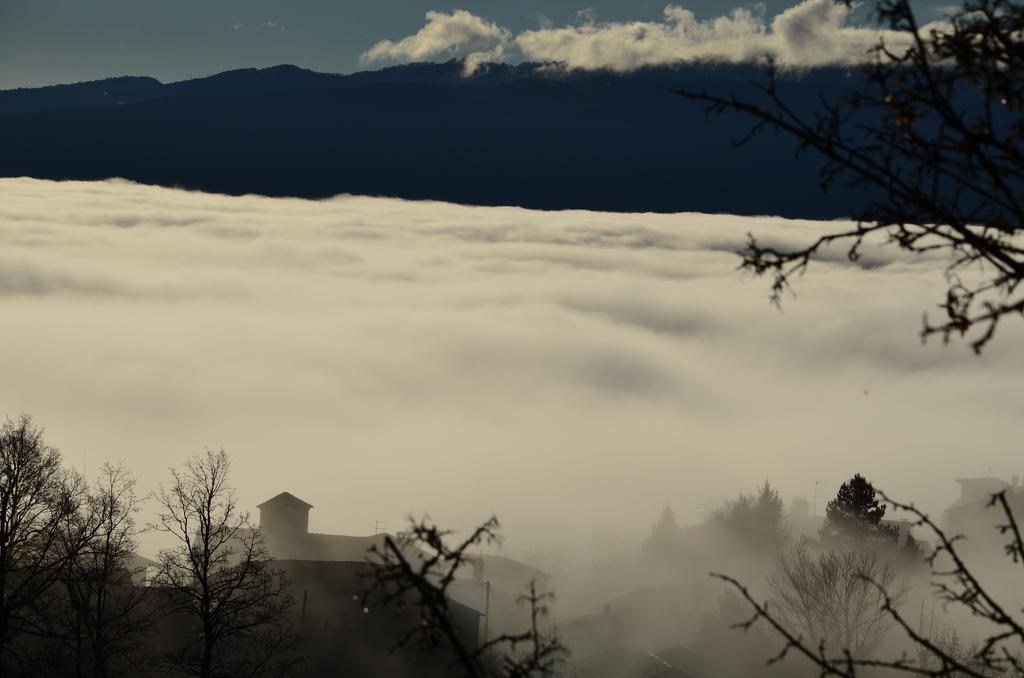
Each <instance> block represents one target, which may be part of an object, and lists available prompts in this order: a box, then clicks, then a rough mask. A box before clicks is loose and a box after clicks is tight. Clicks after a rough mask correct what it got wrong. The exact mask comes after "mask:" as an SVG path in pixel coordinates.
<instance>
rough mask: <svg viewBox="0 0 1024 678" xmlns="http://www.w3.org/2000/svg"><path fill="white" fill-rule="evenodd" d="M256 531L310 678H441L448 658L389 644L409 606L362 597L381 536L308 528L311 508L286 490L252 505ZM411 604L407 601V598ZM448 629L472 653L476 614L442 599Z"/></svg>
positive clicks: (413, 615) (404, 623) (408, 619)
mask: <svg viewBox="0 0 1024 678" xmlns="http://www.w3.org/2000/svg"><path fill="white" fill-rule="evenodd" d="M257 508H258V509H259V512H260V517H259V530H260V532H261V534H262V535H263V539H264V543H265V544H266V546H267V550H268V551H269V552H270V555H271V556H272V557H273V558H274V568H275V569H277V570H280V571H282V572H284V574H285V576H286V577H287V580H288V582H289V586H290V588H291V593H292V596H293V598H294V599H295V604H296V610H295V615H296V617H297V623H298V628H299V633H300V635H301V637H302V640H303V643H304V647H305V649H306V651H307V654H308V662H307V665H306V667H305V672H306V675H310V676H324V677H327V676H332V677H333V676H352V677H353V678H358V677H361V676H366V677H371V676H374V677H376V676H388V677H389V678H392V677H393V678H432V677H436V678H444V677H446V676H448V675H450V673H451V666H452V661H453V657H451V656H450V655H449V654H447V653H446V652H445V651H443V650H440V651H432V652H428V651H426V650H424V649H423V648H420V647H418V646H416V645H415V644H413V645H410V646H408V647H405V648H398V647H396V645H397V643H398V641H399V640H400V639H401V638H402V637H403V636H404V635H405V634H406V633H407V632H408V631H409V630H410V629H413V628H415V627H416V626H417V625H418V624H419V623H420V617H419V611H418V609H417V607H416V606H415V605H414V604H411V605H406V606H400V605H394V606H390V607H384V606H381V605H379V604H378V603H375V602H374V601H373V600H372V599H366V598H365V596H364V594H365V592H366V591H367V590H368V588H369V587H370V584H371V581H370V578H371V577H372V573H373V570H372V565H371V564H370V563H369V562H368V561H367V559H368V557H369V556H370V555H371V551H372V549H373V548H375V547H376V548H378V549H383V548H384V544H385V540H386V539H387V537H388V535H387V534H377V535H372V536H366V537H359V536H348V535H338V534H319V533H315V532H310V531H309V512H310V510H311V509H312V508H313V505H312V504H309V503H307V502H305V501H303V500H302V499H299V498H298V497H296V496H295V495H293V494H291V493H289V492H281V493H280V494H278V495H276V496H274V497H272V498H271V499H268V500H267V501H265V502H263V503H262V504H260V505H259V506H257ZM410 602H413V601H410ZM449 610H450V612H451V617H452V620H453V621H454V623H455V626H456V628H457V629H458V630H459V632H460V635H461V637H462V638H463V639H464V642H465V643H466V645H467V646H468V647H471V648H475V647H476V646H477V645H476V644H477V642H478V638H479V633H480V628H481V626H482V624H481V616H482V615H481V612H480V611H479V610H477V609H475V608H474V607H471V606H469V605H465V604H463V603H461V602H458V601H457V600H454V599H453V600H450V601H449Z"/></svg>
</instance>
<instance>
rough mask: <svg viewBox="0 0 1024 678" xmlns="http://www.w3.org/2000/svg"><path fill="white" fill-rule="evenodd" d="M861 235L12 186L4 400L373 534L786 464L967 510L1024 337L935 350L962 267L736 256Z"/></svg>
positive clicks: (346, 528) (3, 269) (721, 479)
mask: <svg viewBox="0 0 1024 678" xmlns="http://www.w3.org/2000/svg"><path fill="white" fill-rule="evenodd" d="M834 226H835V225H834V224H822V223H815V222H806V221H787V220H782V219H776V218H743V217H734V216H728V215H715V216H708V215H700V214H678V215H653V214H646V215H645V214H606V213H593V212H583V211H565V212H534V211H529V210H524V209H519V208H510V207H509V208H483V207H465V206H456V205H451V204H443V203H429V202H427V203H414V202H405V201H401V200H394V199H381V198H367V197H350V196H339V197H337V198H334V199H331V200H324V201H318V202H317V201H303V200H295V199H272V198H263V197H252V196H249V197H224V196H218V195H208V194H202V193H187V192H183V191H179V190H174V189H167V188H156V187H146V186H140V185H135V184H131V183H127V182H120V181H111V182H99V183H81V182H62V183H55V182H47V181H38V180H32V179H0V313H2V314H3V317H4V318H5V319H6V322H5V323H4V331H3V335H4V351H2V352H0V374H3V375H4V381H3V388H2V389H0V413H5V414H7V415H10V416H17V415H18V414H21V413H23V412H25V413H30V414H32V415H33V416H34V417H35V419H36V421H37V423H38V424H40V425H41V426H43V427H44V428H45V430H46V435H47V439H48V440H49V441H50V442H51V443H53V444H55V445H57V446H58V447H59V448H60V449H61V450H63V452H64V455H65V459H66V461H67V463H68V464H69V465H71V466H73V467H75V468H78V469H79V470H83V471H84V472H85V473H86V475H90V476H91V475H93V474H94V473H96V471H97V470H98V468H99V465H100V464H101V463H102V462H103V461H115V462H116V461H123V462H124V463H125V464H126V465H127V467H128V468H129V469H130V470H131V471H133V472H134V473H135V474H136V475H137V477H138V478H139V483H140V487H141V489H142V490H144V491H148V490H151V489H154V488H155V487H156V486H157V484H159V483H160V482H166V480H167V478H168V472H167V468H168V467H169V466H173V465H179V464H181V463H182V462H183V461H184V460H185V459H187V458H188V457H189V456H190V455H192V454H195V453H197V452H200V451H202V450H203V448H204V447H209V448H213V449H216V448H221V447H223V448H224V449H226V450H227V451H228V453H229V454H230V455H231V456H232V459H233V460H234V469H233V473H234V478H233V479H234V484H235V485H236V486H237V487H238V489H239V495H240V499H241V503H242V505H243V506H245V507H247V508H249V509H250V510H253V511H255V506H256V504H258V503H259V502H261V501H263V500H265V499H268V498H270V497H271V496H273V495H275V494H277V493H278V492H281V491H285V490H287V491H289V492H292V493H293V494H295V495H297V496H299V497H300V498H302V499H304V500H306V501H308V502H309V503H311V504H313V505H314V506H315V507H316V508H314V510H313V512H312V513H311V528H312V529H313V530H315V531H321V532H335V533H344V534H371V533H372V532H373V531H374V528H375V525H376V524H377V523H378V522H381V523H383V524H384V525H385V526H386V529H391V530H396V529H400V528H401V526H402V525H403V524H404V520H405V518H406V516H407V515H409V514H410V513H414V514H417V515H421V514H423V513H430V514H431V515H432V516H433V517H434V518H435V519H436V520H437V521H438V522H440V523H441V524H442V525H449V526H452V527H455V528H458V529H468V528H469V527H470V526H472V525H473V524H476V523H477V522H481V521H482V520H484V519H485V518H487V517H488V516H490V515H491V514H492V513H493V514H496V515H497V516H498V517H499V519H501V521H502V522H503V524H504V526H505V533H506V534H507V535H508V537H509V542H508V545H507V548H509V549H510V550H511V552H513V553H515V552H516V549H526V548H528V547H532V546H534V545H537V544H540V545H545V544H547V545H550V544H566V543H569V544H572V543H582V545H583V546H584V547H585V546H586V545H587V544H591V545H593V544H607V543H609V540H610V538H611V537H614V536H616V535H618V536H621V537H622V538H628V537H630V536H633V537H635V538H642V537H643V536H644V535H646V534H647V532H648V531H649V529H650V526H651V525H653V523H654V521H655V520H656V519H657V517H658V515H659V514H660V513H661V510H662V509H663V507H664V506H665V505H666V503H671V505H672V507H673V508H674V510H675V512H676V515H677V516H678V518H679V520H680V522H682V523H693V522H695V521H697V520H699V519H700V517H701V514H702V513H703V512H704V511H706V510H708V508H709V507H714V506H719V505H721V504H722V503H723V502H724V501H726V500H728V499H730V498H732V497H735V495H736V494H737V493H738V492H740V491H747V492H750V491H753V490H754V488H755V487H756V486H757V485H759V484H760V483H762V482H763V481H765V480H766V479H767V480H769V481H771V482H772V483H773V484H774V485H775V486H777V487H778V488H779V489H780V491H781V492H782V494H783V497H784V498H785V500H786V501H787V502H788V501H789V500H791V499H792V498H794V497H797V496H803V497H807V498H809V499H810V498H812V497H813V493H814V492H815V486H816V483H819V482H820V487H819V492H820V497H819V504H818V507H819V510H820V509H821V507H822V506H823V504H824V499H825V496H826V495H827V494H830V493H834V492H835V489H836V488H837V487H838V485H839V484H840V483H841V482H842V481H843V480H846V479H848V478H849V477H850V476H852V475H853V474H854V473H857V472H859V473H863V474H865V475H867V476H868V477H869V478H870V479H871V480H872V481H874V482H875V483H876V484H877V485H878V486H880V487H882V488H883V489H885V490H887V491H888V492H890V493H892V494H894V495H896V496H899V497H901V498H905V499H909V500H913V501H916V502H918V503H919V504H920V505H922V506H924V507H925V508H926V509H929V510H942V509H944V508H945V507H946V506H948V504H949V503H951V502H952V501H953V499H954V498H955V497H956V495H957V488H956V485H955V483H954V482H953V481H954V479H955V478H958V477H964V476H982V475H989V474H996V475H1000V476H1002V477H1006V478H1009V477H1010V476H1012V475H1020V474H1024V466H1022V465H1021V461H1020V449H1019V441H1020V437H1019V420H1020V408H1019V404H1020V402H1021V401H1022V398H1024V362H1022V361H1021V360H1020V356H1019V352H1018V351H1017V348H1018V347H1019V346H1020V342H1021V340H1022V339H1024V336H1022V334H1024V332H1022V330H1024V328H1022V326H1021V324H1020V323H1007V324H1005V326H1003V327H1001V328H1000V334H999V335H998V337H997V339H996V341H995V342H994V343H993V344H992V345H991V346H990V348H988V349H987V350H986V352H985V353H984V354H983V355H982V356H980V357H977V356H975V355H974V354H973V353H972V352H971V351H970V349H969V347H968V346H967V345H966V344H964V343H959V342H954V343H953V344H952V345H950V346H943V345H942V344H941V342H939V341H931V342H929V343H927V344H926V345H923V346H922V344H921V342H920V340H919V338H918V331H919V329H920V326H921V325H920V324H921V314H922V312H925V311H928V310H929V309H934V307H935V304H936V303H937V302H938V301H939V300H940V297H941V295H942V291H943V290H944V289H945V288H944V278H943V262H942V261H941V260H940V259H936V258H934V257H929V256H922V257H916V258H912V259H906V258H904V257H903V256H902V255H901V254H900V253H899V252H897V251H896V250H894V249H893V248H884V249H880V248H877V247H870V246H869V247H868V248H867V249H866V250H865V251H864V256H863V258H862V259H861V260H860V262H859V263H858V265H853V264H851V263H850V262H848V261H847V260H846V259H845V258H844V257H843V256H842V253H841V252H838V251H829V252H826V254H825V256H824V258H823V261H821V262H819V263H816V264H814V265H813V266H812V267H811V269H810V272H809V273H808V274H807V276H806V277H805V278H803V279H802V280H801V281H800V282H799V285H798V287H797V289H796V297H795V298H791V299H787V300H786V301H785V302H784V304H783V308H782V310H781V311H780V310H778V309H775V308H774V307H772V306H771V305H770V304H769V302H768V289H767V281H765V280H762V279H754V278H752V277H750V276H748V275H744V274H741V273H740V272H738V271H737V270H736V265H737V263H738V259H737V257H736V255H735V254H734V253H733V252H734V251H735V250H736V249H738V248H739V247H740V246H741V244H742V243H743V241H744V239H745V236H746V233H748V232H752V233H754V234H756V235H758V236H759V237H763V238H767V239H768V240H769V241H772V242H776V243H778V244H780V245H785V244H787V243H788V244H792V243H797V242H804V241H806V240H807V239H808V238H810V237H813V235H814V234H816V233H820V232H822V230H823V229H825V228H829V227H834ZM609 535H611V537H609ZM145 545H146V548H144V549H143V551H144V552H151V551H152V550H153V548H154V545H153V544H152V543H151V542H145Z"/></svg>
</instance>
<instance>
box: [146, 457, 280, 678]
mask: <svg viewBox="0 0 1024 678" xmlns="http://www.w3.org/2000/svg"><path fill="white" fill-rule="evenodd" d="M230 469H231V463H230V460H229V459H228V455H227V453H225V452H224V450H220V451H218V452H213V451H210V450H207V451H206V452H205V453H204V454H201V455H196V456H195V457H192V458H191V459H189V460H188V461H187V462H186V463H185V465H184V467H183V468H182V469H180V470H178V469H171V476H172V483H171V485H170V487H167V488H164V487H161V488H160V489H159V491H158V492H157V494H156V499H157V501H158V502H159V505H160V515H159V521H158V522H157V523H156V524H155V525H154V526H153V527H154V529H156V530H157V531H159V532H162V533H164V534H167V535H169V536H170V537H171V538H173V539H174V540H175V541H176V542H177V544H176V545H175V546H174V547H173V548H169V549H165V550H163V551H161V552H160V557H159V562H160V566H159V576H158V578H157V581H158V583H159V585H160V586H162V587H165V588H167V589H169V590H170V592H171V593H172V594H173V595H174V596H175V597H176V599H177V601H178V602H180V605H181V608H182V609H183V610H184V611H185V612H187V613H188V614H189V615H190V616H191V617H192V618H193V619H194V620H195V621H196V622H197V624H198V627H199V638H198V642H197V643H195V644H194V645H190V646H187V647H185V648H183V651H182V652H181V653H180V654H179V655H177V656H176V657H175V661H176V663H177V664H178V665H179V666H180V668H182V669H184V670H186V671H187V672H189V673H190V674H191V675H196V676H200V678H215V677H218V676H224V677H228V676H230V677H231V678H235V677H238V676H263V675H265V676H282V675H286V673H287V670H288V667H289V666H290V665H291V664H292V663H294V661H295V656H294V654H293V649H294V646H295V643H296V639H295V635H294V633H293V631H292V628H291V621H292V619H291V615H290V611H291V609H292V607H293V600H292V598H291V595H290V594H289V590H288V584H287V582H286V581H285V578H284V575H283V574H282V573H280V572H276V571H274V569H273V567H272V561H271V558H270V554H269V553H268V552H267V549H266V547H265V546H264V543H263V537H262V535H261V534H260V533H259V531H258V530H256V529H254V528H253V526H252V524H251V522H250V520H249V514H248V513H246V512H243V511H242V510H240V509H239V507H238V502H237V499H236V496H235V491H234V490H233V489H232V488H231V486H230V485H229V484H228V475H229V472H230Z"/></svg>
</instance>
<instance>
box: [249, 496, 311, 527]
mask: <svg viewBox="0 0 1024 678" xmlns="http://www.w3.org/2000/svg"><path fill="white" fill-rule="evenodd" d="M256 508H258V509H259V510H260V531H261V532H263V533H264V534H265V535H267V536H269V537H274V536H279V537H291V536H297V535H302V534H308V533H309V510H310V509H311V508H313V505H312V504H307V503H306V502H304V501H302V500H301V499H299V498H298V497H296V496H295V495H293V494H291V493H289V492H282V493H281V494H279V495H277V496H276V497H274V498H272V499H268V500H267V501H265V502H263V503H262V504H260V505H259V506H257V507H256Z"/></svg>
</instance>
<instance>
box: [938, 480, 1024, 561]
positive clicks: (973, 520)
mask: <svg viewBox="0 0 1024 678" xmlns="http://www.w3.org/2000/svg"><path fill="white" fill-rule="evenodd" d="M956 482H957V484H959V485H960V496H959V497H958V498H957V500H956V501H955V502H953V504H952V506H950V507H949V508H948V509H947V510H946V512H945V514H944V515H943V516H942V528H943V529H944V530H945V531H946V532H947V534H948V535H949V536H951V537H952V536H955V535H963V536H964V537H966V539H965V540H964V541H961V542H960V543H958V544H957V548H958V550H960V551H962V552H964V553H978V554H985V555H986V557H988V556H991V557H992V558H993V559H994V558H997V557H998V555H999V554H1001V553H1002V547H1003V546H1005V544H1006V543H1007V537H1006V536H1005V535H1002V534H1000V533H999V531H998V529H997V527H996V526H997V525H998V524H1000V523H1003V522H1005V520H1004V518H1005V517H1004V516H1003V513H1002V510H1001V509H1000V508H998V507H995V506H991V505H990V504H991V501H992V497H993V495H995V494H997V493H999V492H1005V493H1006V501H1007V503H1008V504H1009V506H1010V510H1011V511H1013V513H1014V515H1015V516H1016V517H1017V519H1018V520H1021V518H1022V517H1024V488H1022V487H1021V484H1020V478H1019V477H1018V476H1014V477H1013V479H1012V480H1011V481H1010V482H1007V481H1005V480H1003V479H1001V478H993V477H983V478H960V479H958V480H957V481H956Z"/></svg>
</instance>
